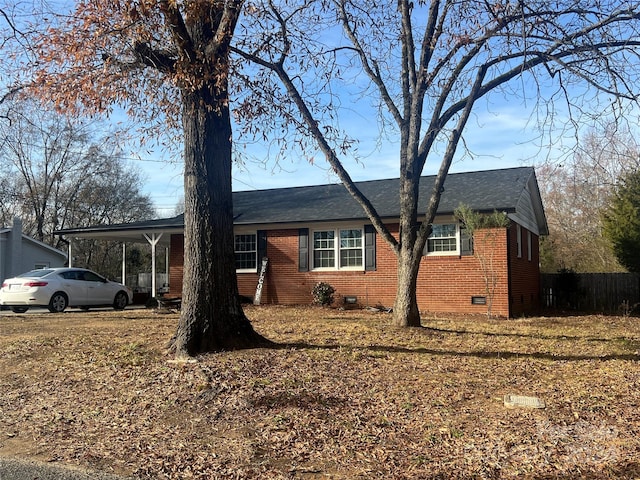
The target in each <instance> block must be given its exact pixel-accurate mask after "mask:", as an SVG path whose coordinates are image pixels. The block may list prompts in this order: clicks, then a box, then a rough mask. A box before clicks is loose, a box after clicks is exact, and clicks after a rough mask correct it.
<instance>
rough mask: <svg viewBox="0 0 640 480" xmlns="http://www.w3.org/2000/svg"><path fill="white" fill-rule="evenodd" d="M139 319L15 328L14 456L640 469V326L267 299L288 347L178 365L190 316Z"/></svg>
mask: <svg viewBox="0 0 640 480" xmlns="http://www.w3.org/2000/svg"><path fill="white" fill-rule="evenodd" d="M124 314H125V315H126V318H123V313H122V312H120V313H119V312H90V313H83V314H66V315H62V316H52V315H42V316H38V315H25V316H22V317H9V316H4V317H1V318H0V391H1V392H2V394H1V395H0V432H3V433H2V435H0V455H14V454H15V455H24V456H28V457H35V458H41V459H49V460H56V461H61V462H66V463H72V464H77V465H84V466H89V467H95V468H100V469H103V470H106V471H112V472H117V473H124V474H128V475H132V476H135V477H139V478H153V479H162V478H171V479H189V478H196V479H205V478H206V479H209V478H240V479H244V478H247V479H249V478H261V479H262V478H266V479H280V478H282V479H284V478H305V479H315V478H333V479H342V478H345V479H346V478H394V479H404V478H406V479H409V478H504V479H509V478H572V477H576V476H578V477H589V478H602V479H605V478H612V479H613V478H636V477H638V476H640V466H639V464H638V463H637V460H636V459H637V458H638V457H639V453H640V440H639V439H640V420H638V418H637V409H638V406H639V405H640V388H639V387H640V367H639V366H638V356H637V354H636V352H637V351H638V348H639V346H640V327H639V326H638V323H637V321H636V320H635V319H627V318H609V317H579V318H578V317H576V318H571V317H570V318H554V319H546V318H532V319H522V320H487V319H486V318H482V317H473V318H472V317H459V318H449V319H447V318H439V319H430V318H428V317H425V318H424V320H423V325H424V327H426V328H422V329H398V328H395V327H392V326H391V324H390V319H389V317H388V316H387V315H385V314H380V313H371V312H362V311H355V310H350V311H337V310H327V309H319V308H291V307H290V308H285V307H270V306H262V307H252V306H251V307H248V308H247V314H248V316H250V318H251V319H252V323H253V324H254V326H255V328H256V329H257V330H258V331H259V332H260V333H261V334H263V335H265V336H266V337H267V338H269V339H271V340H274V341H275V342H277V343H278V345H277V346H276V347H275V348H270V349H254V350H245V351H237V352H223V353H218V354H208V355H203V356H200V357H198V358H197V359H195V360H191V361H175V360H174V359H173V358H171V357H167V356H165V354H164V345H165V344H166V340H167V339H168V338H169V337H170V336H171V334H172V333H173V331H174V329H175V324H176V321H177V316H176V315H163V316H161V317H159V316H153V315H151V314H150V312H148V311H144V310H139V311H137V310H127V311H125V313H124ZM18 319H20V320H18ZM50 319H51V321H50ZM506 394H515V395H527V396H536V397H539V398H541V399H542V400H543V401H544V402H545V404H546V408H545V409H544V410H534V409H515V410H514V409H507V408H505V407H504V405H503V397H504V395H506Z"/></svg>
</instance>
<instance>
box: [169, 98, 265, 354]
mask: <svg viewBox="0 0 640 480" xmlns="http://www.w3.org/2000/svg"><path fill="white" fill-rule="evenodd" d="M211 97H212V95H211V94H210V93H209V91H208V90H207V89H206V87H205V88H201V89H200V90H196V91H195V92H187V93H183V102H184V108H185V110H184V113H183V123H184V133H185V136H184V142H185V147H184V148H185V171H184V194H185V214H184V239H185V240H184V276H183V287H182V292H183V293H182V294H183V298H182V311H181V315H180V322H179V324H178V329H177V332H176V336H175V337H174V339H173V345H172V346H173V348H174V349H175V351H176V353H177V354H179V355H184V354H186V355H196V354H198V353H203V352H210V351H220V350H231V349H238V348H249V347H254V346H259V345H263V344H267V343H268V342H267V341H266V340H265V339H264V338H263V337H262V336H260V335H259V334H257V333H256V332H255V331H254V330H253V327H252V326H251V323H250V322H249V320H248V319H247V318H246V316H245V315H244V312H243V311H242V306H241V305H240V301H239V298H238V287H237V279H236V270H235V259H234V236H233V205H232V190H231V123H230V117H229V108H228V106H227V105H226V103H225V102H216V101H215V100H216V99H215V98H211ZM218 98H220V97H218Z"/></svg>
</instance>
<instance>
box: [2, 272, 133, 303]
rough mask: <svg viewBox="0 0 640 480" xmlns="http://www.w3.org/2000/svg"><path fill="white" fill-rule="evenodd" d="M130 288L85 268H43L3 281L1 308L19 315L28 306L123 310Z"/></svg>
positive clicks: (127, 300)
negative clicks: (111, 307) (107, 307)
mask: <svg viewBox="0 0 640 480" xmlns="http://www.w3.org/2000/svg"><path fill="white" fill-rule="evenodd" d="M132 298H133V293H132V291H131V289H130V288H129V287H126V286H125V285H122V284H121V283H116V282H112V281H110V280H107V279H106V278H104V277H102V276H100V275H98V274H97V273H95V272H92V271H91V270H87V269H84V268H43V269H41V270H31V271H30V272H27V273H23V274H22V275H18V276H17V277H15V278H9V279H7V280H5V281H4V282H2V288H1V289H0V305H1V306H4V307H10V308H11V310H13V311H14V312H17V313H24V312H26V311H27V310H28V309H29V307H35V306H41V307H48V308H49V311H51V312H54V313H56V312H62V311H63V310H64V309H65V308H67V307H80V308H82V309H85V310H88V309H89V307H98V306H100V307H104V306H113V308H114V309H116V310H122V309H124V308H125V307H126V306H127V305H129V304H130V303H131V300H132Z"/></svg>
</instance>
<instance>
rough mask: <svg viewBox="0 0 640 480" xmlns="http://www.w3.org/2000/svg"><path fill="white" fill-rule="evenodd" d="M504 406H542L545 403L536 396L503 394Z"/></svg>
mask: <svg viewBox="0 0 640 480" xmlns="http://www.w3.org/2000/svg"><path fill="white" fill-rule="evenodd" d="M504 406H505V407H509V408H515V407H529V408H544V407H545V404H544V402H543V401H542V400H540V399H539V398H538V397H525V396H522V395H505V396H504Z"/></svg>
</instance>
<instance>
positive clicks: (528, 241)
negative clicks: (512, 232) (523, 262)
mask: <svg viewBox="0 0 640 480" xmlns="http://www.w3.org/2000/svg"><path fill="white" fill-rule="evenodd" d="M532 237H533V235H531V231H529V230H527V260H529V261H531V258H532V253H531V241H532V240H531V238H532Z"/></svg>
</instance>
